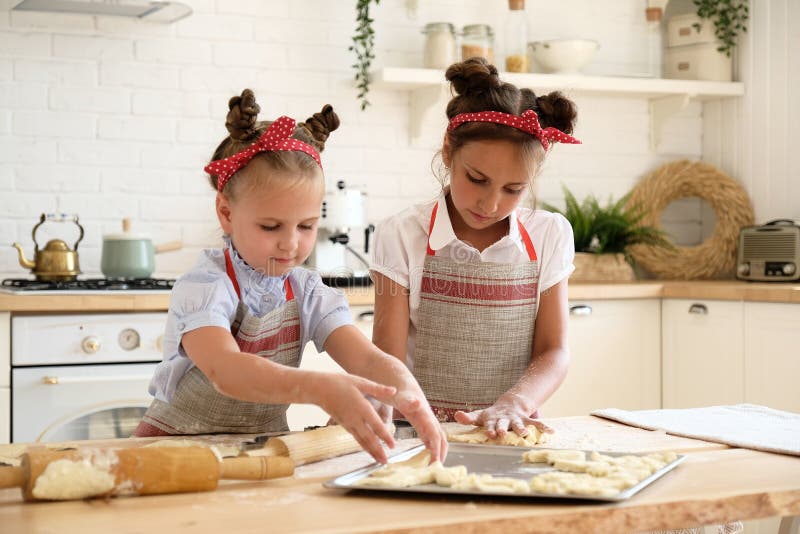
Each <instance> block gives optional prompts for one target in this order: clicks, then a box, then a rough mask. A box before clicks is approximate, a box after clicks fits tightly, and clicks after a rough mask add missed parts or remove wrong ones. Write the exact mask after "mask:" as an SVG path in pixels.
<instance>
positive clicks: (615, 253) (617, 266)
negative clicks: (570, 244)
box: [542, 186, 672, 282]
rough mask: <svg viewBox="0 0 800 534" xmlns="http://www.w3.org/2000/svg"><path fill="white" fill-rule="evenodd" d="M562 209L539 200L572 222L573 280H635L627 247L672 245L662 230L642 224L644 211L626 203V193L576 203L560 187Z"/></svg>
mask: <svg viewBox="0 0 800 534" xmlns="http://www.w3.org/2000/svg"><path fill="white" fill-rule="evenodd" d="M563 190H564V201H565V208H564V210H563V211H562V210H560V209H558V208H557V207H555V206H553V205H552V204H548V203H546V202H545V203H542V207H543V208H544V209H546V210H548V211H552V212H555V213H560V214H561V215H563V216H564V217H565V218H566V219H567V221H569V223H570V224H571V225H572V233H573V235H574V238H575V262H574V263H575V272H574V273H573V274H572V276H571V277H570V280H572V281H581V282H588V281H601V280H614V281H626V280H635V279H636V275H635V273H634V271H633V259H632V258H631V257H630V255H629V254H628V251H627V249H628V247H629V246H631V245H634V244H637V243H647V244H654V245H662V246H668V247H671V246H672V244H671V243H670V242H669V241H668V240H667V239H666V237H665V234H664V232H663V231H661V230H659V229H657V228H654V227H651V226H645V225H642V224H641V221H642V219H643V218H644V216H645V212H644V211H643V210H642V209H641V208H640V207H639V206H635V205H634V206H631V205H629V204H628V200H629V196H630V195H625V196H624V197H622V198H620V199H619V200H617V201H616V202H614V201H613V200H612V199H609V202H608V204H607V205H605V206H601V205H600V202H599V201H598V200H597V198H595V197H594V196H592V195H590V196H588V197H586V198H585V199H584V200H583V202H578V200H577V199H576V198H575V195H573V194H572V192H571V191H570V190H569V189H567V187H566V186H565V187H563Z"/></svg>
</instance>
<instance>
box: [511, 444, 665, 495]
mask: <svg viewBox="0 0 800 534" xmlns="http://www.w3.org/2000/svg"><path fill="white" fill-rule="evenodd" d="M676 458H677V455H676V454H675V453H674V452H664V453H653V454H648V455H644V456H636V455H625V456H608V455H605V454H600V453H598V452H592V453H591V454H590V455H589V460H588V461H587V460H586V455H585V453H584V452H583V451H571V450H535V451H528V452H526V453H524V454H523V455H522V459H523V461H526V462H530V463H543V462H546V463H549V464H551V465H552V466H553V467H554V468H555V469H556V470H555V471H550V472H548V473H543V474H541V475H538V476H535V477H533V478H532V479H531V489H532V490H533V491H536V492H539V493H549V494H554V495H569V494H573V495H592V496H599V497H611V496H614V495H616V494H618V493H619V492H620V491H622V490H625V489H628V488H630V487H633V486H635V485H636V484H638V483H639V482H641V481H642V480H644V479H646V478H647V477H649V476H650V475H652V474H653V473H655V472H656V471H658V470H659V469H661V468H662V467H664V466H665V465H667V464H668V463H670V462H672V461H674V460H675V459H676Z"/></svg>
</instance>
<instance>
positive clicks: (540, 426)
mask: <svg viewBox="0 0 800 534" xmlns="http://www.w3.org/2000/svg"><path fill="white" fill-rule="evenodd" d="M525 424H526V425H533V426H535V427H536V428H537V429H538V430H539V432H544V433H545V434H553V433H555V430H553V428H552V427H549V426H547V425H546V424H544V423H542V422H541V421H539V420H538V419H531V418H530V417H526V418H525Z"/></svg>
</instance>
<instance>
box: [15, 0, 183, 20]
mask: <svg viewBox="0 0 800 534" xmlns="http://www.w3.org/2000/svg"><path fill="white" fill-rule="evenodd" d="M11 9H13V10H16V11H44V12H48V13H79V14H83V15H110V16H117V17H131V18H138V19H143V20H148V21H152V22H165V23H167V22H175V21H177V20H180V19H182V18H184V17H188V16H189V15H191V14H192V8H191V7H189V6H187V5H186V4H181V3H180V2H149V1H147V0H138V1H137V0H22V2H20V3H18V4H17V5H15V6H14V7H13V8H11Z"/></svg>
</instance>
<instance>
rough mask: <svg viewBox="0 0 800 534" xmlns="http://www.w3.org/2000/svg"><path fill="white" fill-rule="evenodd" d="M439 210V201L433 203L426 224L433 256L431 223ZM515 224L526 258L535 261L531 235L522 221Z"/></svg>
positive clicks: (429, 249)
mask: <svg viewBox="0 0 800 534" xmlns="http://www.w3.org/2000/svg"><path fill="white" fill-rule="evenodd" d="M438 210H439V203H438V202H437V203H436V204H434V205H433V211H432V212H431V223H430V225H429V226H428V251H427V254H428V256H435V255H436V251H435V250H433V249H432V248H431V233H433V223H434V222H436V212H437V211H438ZM517 224H518V225H519V235H520V237H521V238H522V243H523V244H524V245H525V250H526V251H528V258H529V259H530V260H531V261H536V249H535V248H533V241H531V236H530V235H529V234H528V231H527V230H526V229H525V225H523V224H522V221H520V220H519V219H517Z"/></svg>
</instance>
